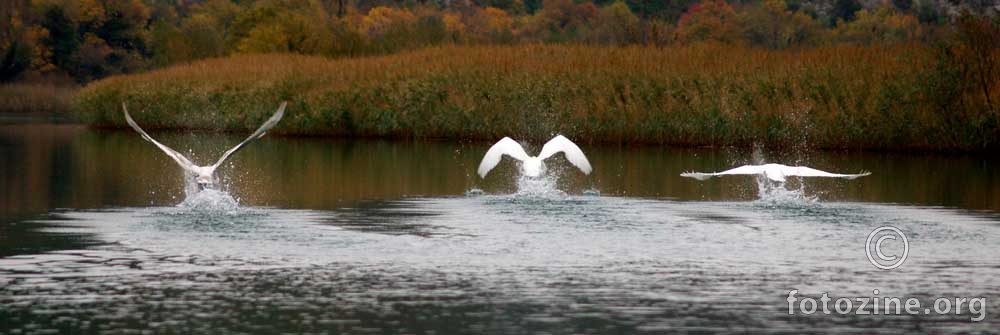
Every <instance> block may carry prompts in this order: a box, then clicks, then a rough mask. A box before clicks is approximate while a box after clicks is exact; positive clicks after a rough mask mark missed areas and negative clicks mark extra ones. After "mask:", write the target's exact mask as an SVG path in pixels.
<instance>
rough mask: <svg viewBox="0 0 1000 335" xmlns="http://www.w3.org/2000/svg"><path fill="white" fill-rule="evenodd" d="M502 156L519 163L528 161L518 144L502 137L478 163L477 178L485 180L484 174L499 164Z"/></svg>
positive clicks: (526, 155)
mask: <svg viewBox="0 0 1000 335" xmlns="http://www.w3.org/2000/svg"><path fill="white" fill-rule="evenodd" d="M503 155H507V156H510V157H513V158H514V159H517V160H519V161H524V160H526V159H528V154H527V153H525V152H524V148H521V145H520V144H518V143H517V142H516V141H514V140H512V139H510V137H504V138H502V139H500V141H498V142H497V143H496V144H494V145H493V146H492V147H490V150H487V151H486V155H485V156H483V161H482V162H480V163H479V177H480V178H486V174H487V173H489V172H490V170H493V168H494V167H496V166H497V164H500V159H501V158H503Z"/></svg>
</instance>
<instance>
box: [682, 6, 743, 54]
mask: <svg viewBox="0 0 1000 335" xmlns="http://www.w3.org/2000/svg"><path fill="white" fill-rule="evenodd" d="M739 21H740V19H739V17H738V16H737V15H736V11H735V10H734V9H733V7H732V6H730V5H729V3H727V2H725V1H723V0H705V1H702V2H700V3H697V4H694V5H691V7H690V8H688V11H687V12H685V13H684V15H681V18H680V20H679V21H678V22H677V30H676V31H675V32H674V33H675V36H676V38H677V41H679V42H681V43H693V42H699V41H716V42H723V43H732V42H736V41H737V40H739V39H740V37H741V35H743V31H742V29H741V28H740V24H739V23H740V22H739Z"/></svg>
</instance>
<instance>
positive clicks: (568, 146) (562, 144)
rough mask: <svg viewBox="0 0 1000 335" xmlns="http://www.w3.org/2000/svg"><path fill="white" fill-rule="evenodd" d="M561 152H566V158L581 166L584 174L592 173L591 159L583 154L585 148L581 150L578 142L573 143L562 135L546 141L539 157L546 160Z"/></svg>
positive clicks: (578, 166)
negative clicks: (577, 144)
mask: <svg viewBox="0 0 1000 335" xmlns="http://www.w3.org/2000/svg"><path fill="white" fill-rule="evenodd" d="M560 152H562V153H563V154H565V155H566V159H567V160H569V162H570V163H572V164H573V165H575V166H576V167H577V168H579V169H580V171H583V173H584V174H590V172H591V171H592V170H593V169H592V168H591V167H590V161H588V160H587V156H586V155H584V154H583V150H580V147H578V146H576V143H573V141H570V140H569V139H568V138H566V137H564V136H562V135H558V136H556V137H553V138H552V139H551V140H549V141H548V142H547V143H545V145H544V146H542V152H541V153H540V154H539V155H538V158H541V159H543V160H544V159H547V158H549V157H552V156H553V155H555V154H557V153H560Z"/></svg>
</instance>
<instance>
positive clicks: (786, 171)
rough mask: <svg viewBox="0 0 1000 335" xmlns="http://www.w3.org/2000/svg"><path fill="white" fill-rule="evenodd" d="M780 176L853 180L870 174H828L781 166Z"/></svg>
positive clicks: (797, 167) (807, 168) (809, 168)
mask: <svg viewBox="0 0 1000 335" xmlns="http://www.w3.org/2000/svg"><path fill="white" fill-rule="evenodd" d="M781 174H783V175H786V176H799V177H830V178H846V179H855V178H858V177H864V176H867V175H870V174H872V173H871V172H867V171H861V173H857V174H840V173H830V172H826V171H822V170H817V169H813V168H811V167H808V166H783V167H782V168H781Z"/></svg>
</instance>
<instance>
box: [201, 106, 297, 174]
mask: <svg viewBox="0 0 1000 335" xmlns="http://www.w3.org/2000/svg"><path fill="white" fill-rule="evenodd" d="M287 105H288V102H282V103H281V106H279V107H278V111H277V112H274V115H272V116H271V118H270V119H267V121H265V122H264V124H262V125H261V126H260V128H257V131H254V132H253V134H250V136H249V137H247V139H245V140H243V142H240V144H237V145H236V146H235V147H233V148H232V149H229V150H227V151H226V152H225V153H223V154H222V157H219V161H217V162H215V164H214V165H212V169H215V168H218V167H219V166H221V165H222V163H224V162H225V161H226V159H229V156H232V155H233V154H235V153H236V152H237V151H240V149H243V147H244V146H246V145H247V143H250V141H253V140H256V139H258V138H261V137H263V136H264V134H267V131H268V130H271V128H274V126H275V125H276V124H278V121H281V117H282V116H284V115H285V106H287Z"/></svg>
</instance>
